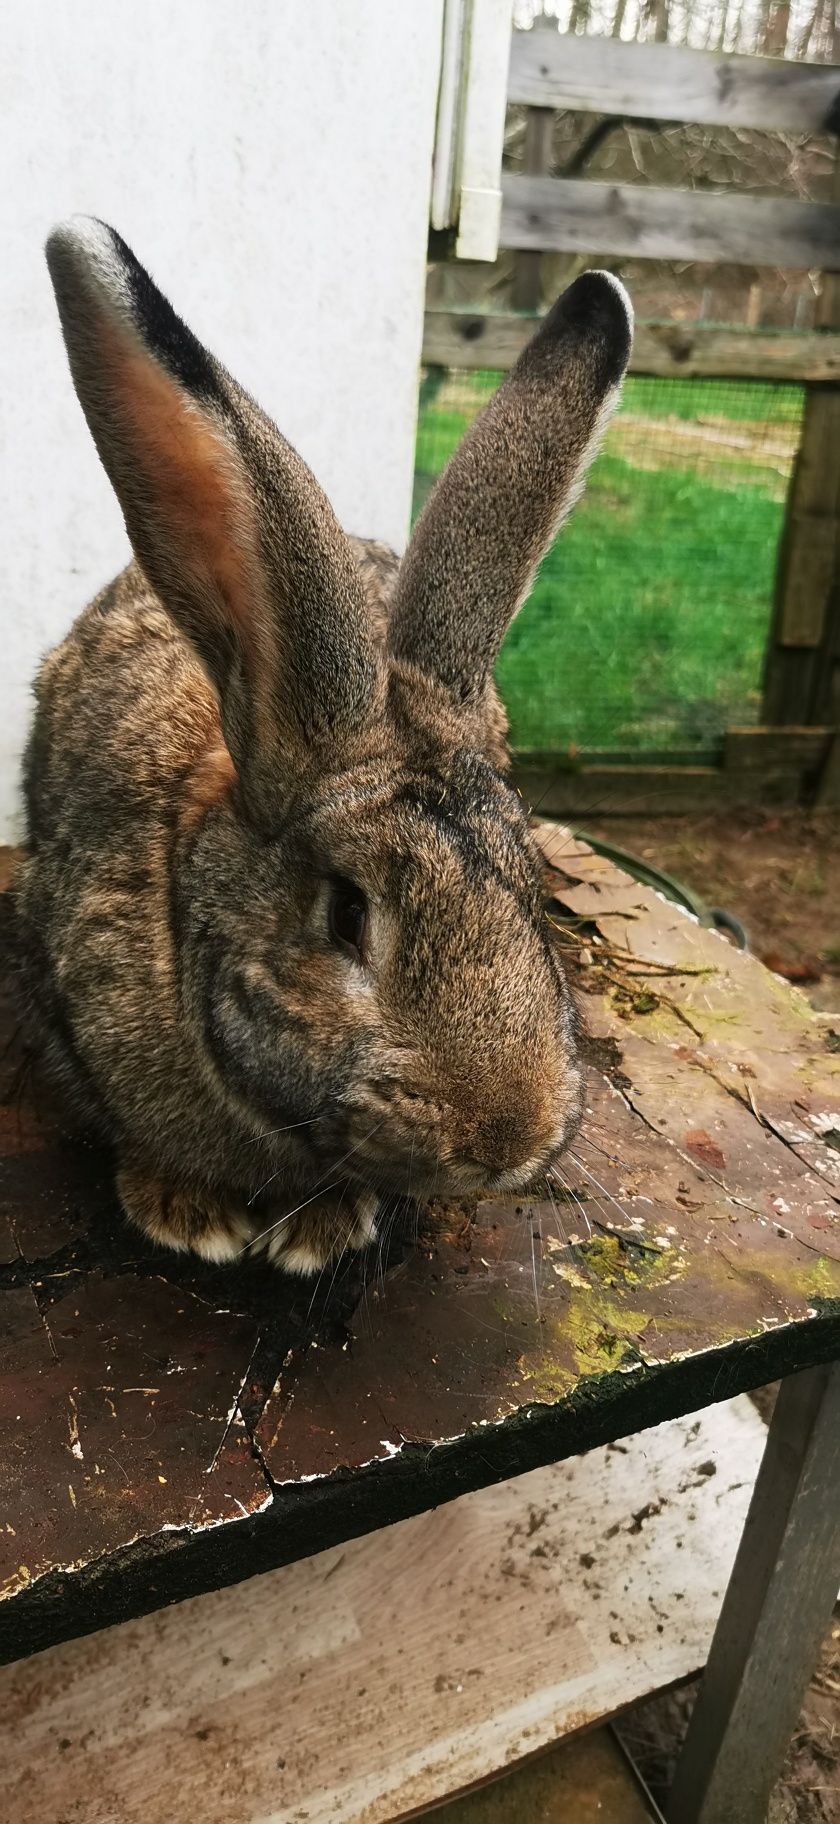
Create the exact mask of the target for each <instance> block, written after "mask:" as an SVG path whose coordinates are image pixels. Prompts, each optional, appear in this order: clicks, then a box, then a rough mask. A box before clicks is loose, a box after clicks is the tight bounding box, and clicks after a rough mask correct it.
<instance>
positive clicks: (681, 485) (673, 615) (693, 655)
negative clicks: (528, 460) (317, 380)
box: [416, 374, 802, 752]
mask: <svg viewBox="0 0 840 1824" xmlns="http://www.w3.org/2000/svg"><path fill="white" fill-rule="evenodd" d="M497 378H498V376H496V375H483V374H482V375H470V376H469V378H468V381H466V383H465V386H464V387H463V388H461V386H460V383H459V384H457V385H454V384H451V383H450V384H447V385H445V386H444V387H443V388H442V389H441V392H440V393H439V394H438V395H437V398H434V397H431V396H429V395H428V394H427V396H426V398H425V401H421V414H420V424H419V427H418V437H417V458H416V466H417V504H418V505H419V504H421V503H422V499H423V498H424V497H425V494H426V493H427V492H428V488H429V486H430V485H431V478H432V477H433V476H434V474H436V473H437V472H438V471H439V470H440V469H441V468H442V467H443V465H444V463H445V461H446V460H447V458H448V456H449V455H450V453H451V451H452V450H453V449H454V448H455V447H456V445H457V443H458V442H459V440H460V438H461V436H462V435H463V432H464V430H465V429H466V426H467V423H468V422H469V419H470V418H471V417H472V416H473V415H474V413H475V410H476V409H477V408H478V407H479V406H480V404H481V403H483V400H484V398H485V397H487V396H488V395H489V393H490V392H491V391H492V390H493V387H494V385H495V383H496V381H497ZM801 409H802V401H801V393H800V391H799V389H797V388H794V387H789V388H785V387H769V386H766V385H760V384H759V385H749V386H745V385H742V384H738V385H727V384H726V383H717V384H715V385H714V386H711V385H709V384H708V383H705V384H703V385H699V386H698V385H692V383H691V382H688V381H676V382H672V381H665V382H663V381H654V380H644V379H634V380H631V381H629V382H628V384H627V387H626V389H625V393H624V399H623V405H622V413H621V415H620V417H624V416H629V417H630V418H631V420H639V419H650V420H651V422H654V421H655V422H656V424H657V426H658V429H657V431H656V432H655V434H654V438H655V440H654V441H653V442H651V441H650V439H649V438H647V437H646V430H647V429H649V427H645V426H644V425H643V426H641V430H640V427H639V426H638V424H637V423H636V424H634V423H632V422H631V423H628V424H626V425H622V424H621V422H620V419H619V421H617V429H616V430H615V431H614V432H613V433H612V434H611V436H610V438H609V439H608V442H607V447H606V449H605V450H604V452H603V453H602V454H601V456H600V457H599V458H598V460H597V462H596V463H595V464H594V466H593V469H592V470H591V472H590V477H589V482H588V486H587V492H586V494H585V496H584V498H583V500H582V501H581V502H580V503H579V505H578V507H577V508H576V510H575V513H574V515H573V516H572V519H571V520H570V522H569V524H568V525H567V526H566V527H565V529H564V530H563V532H562V533H561V535H560V537H559V538H558V539H557V541H556V542H555V544H554V546H553V547H552V549H551V550H550V551H549V553H548V555H547V556H546V558H545V560H544V562H543V564H542V567H541V569H540V572H539V574H538V577H537V580H536V583H535V585H534V588H533V591H532V593H531V596H530V597H529V599H528V601H527V602H526V604H525V607H524V608H523V609H522V611H521V613H520V615H519V616H518V618H517V620H516V621H515V622H514V624H513V626H512V628H511V630H510V632H509V634H508V637H507V639H506V641H505V644H504V647H503V649H502V653H501V655H500V658H499V663H498V668H497V677H498V681H499V685H500V688H501V691H502V695H503V697H504V699H505V702H506V704H507V707H508V712H509V714H510V718H511V727H512V735H513V739H514V742H515V743H516V745H518V746H520V747H538V748H551V749H554V750H558V749H565V748H567V747H569V746H577V747H581V748H612V749H615V750H626V751H628V752H630V751H638V750H645V749H647V750H655V749H667V748H671V749H674V748H696V749H698V750H700V749H709V748H711V747H713V745H714V743H715V741H716V739H717V738H718V737H719V735H720V733H721V732H722V730H723V729H724V728H725V727H726V726H727V725H728V724H732V723H743V722H750V721H754V720H755V719H756V711H757V705H758V701H759V692H760V682H761V666H762V660H763V653H764V646H765V641H766V636H767V627H768V620H769V614H770V607H771V601H772V593H773V578H774V571H775V562H776V550H777V545H778V539H779V534H780V531H781V525H782V514H783V501H784V491H785V467H786V463H787V460H788V459H787V455H786V453H785V452H786V450H787V449H791V450H792V447H793V437H794V434H795V430H796V426H797V425H798V422H799V417H800V415H801ZM669 420H670V421H672V422H673V421H674V420H680V421H681V422H682V423H684V424H685V423H687V424H691V423H692V422H694V423H695V424H697V425H698V426H701V427H703V426H705V427H708V426H709V425H712V426H714V425H718V426H721V425H722V426H723V429H722V431H721V432H720V435H721V437H722V438H723V439H725V440H729V439H731V438H734V447H726V445H724V447H720V446H719V444H718V441H717V434H716V433H715V432H714V431H713V432H712V435H711V437H709V436H708V429H706V430H703V429H701V430H700V431H699V433H698V435H697V436H696V438H695V437H694V436H692V435H691V434H689V437H688V440H686V436H685V434H684V433H683V434H678V433H673V434H671V433H669V429H668V421H669ZM728 426H731V427H732V430H731V432H730V431H729V429H728V428H727V427H728ZM739 427H740V428H739ZM768 441H769V443H770V444H771V445H773V446H774V451H775V453H773V451H771V452H769V453H766V452H765V451H763V449H762V444H766V443H768ZM741 444H744V445H745V446H746V447H744V448H741V447H740V445H741ZM656 465H658V466H656ZM788 466H789V465H788Z"/></svg>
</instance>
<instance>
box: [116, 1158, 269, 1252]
mask: <svg viewBox="0 0 840 1824" xmlns="http://www.w3.org/2000/svg"><path fill="white" fill-rule="evenodd" d="M117 1191H118V1193H119V1198H120V1202H121V1204H122V1206H123V1209H124V1210H125V1213H126V1216H127V1217H128V1219H129V1221H130V1222H133V1223H134V1224H135V1226H136V1227H137V1228H138V1229H142V1230H143V1232H144V1234H146V1235H148V1236H149V1237H150V1239H151V1240H152V1241H158V1242H161V1243H162V1245H163V1246H164V1247H166V1248H176V1249H177V1250H178V1252H179V1253H184V1252H186V1251H187V1250H190V1251H191V1252H192V1253H193V1254H200V1255H201V1258H202V1260H212V1261H220V1260H235V1259H236V1256H237V1255H238V1254H242V1253H243V1251H244V1250H245V1248H246V1247H247V1245H248V1242H249V1240H250V1238H251V1235H252V1234H253V1222H252V1221H251V1220H250V1218H249V1217H248V1215H247V1213H246V1211H245V1208H244V1206H238V1205H237V1204H236V1203H235V1202H233V1201H230V1202H226V1201H223V1200H222V1199H221V1198H220V1197H217V1196H216V1195H215V1193H214V1192H213V1191H208V1190H205V1189H204V1188H203V1187H201V1186H196V1187H195V1188H193V1189H190V1190H188V1191H184V1190H173V1189H172V1188H171V1187H170V1186H169V1185H167V1184H165V1183H163V1181H162V1180H161V1179H159V1178H155V1177H153V1176H152V1175H150V1174H148V1173H146V1172H144V1171H143V1170H142V1169H141V1168H137V1167H134V1166H123V1168H122V1170H121V1171H119V1172H118V1173H117Z"/></svg>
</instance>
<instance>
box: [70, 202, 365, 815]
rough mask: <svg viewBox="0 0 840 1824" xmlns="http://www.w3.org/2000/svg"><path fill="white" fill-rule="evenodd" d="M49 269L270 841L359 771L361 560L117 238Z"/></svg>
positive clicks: (121, 490) (160, 578) (103, 429)
mask: <svg viewBox="0 0 840 1824" xmlns="http://www.w3.org/2000/svg"><path fill="white" fill-rule="evenodd" d="M47 259H48V262H49V268H50V275H51V277H52V281H53V285H54V288H55V293H56V298H57V300H58V308H59V312H60V315H61V325H62V329H63V331H64V339H65V342H66V344H67V351H68V355H69V358H70V367H71V371H72V375H73V380H74V382H75V386H76V391H77V393H78V395H79V399H80V401H81V404H82V407H83V409H84V412H85V416H86V418H87V421H88V424H89V426H90V429H91V431H92V433H93V438H94V441H95V443H96V447H97V449H98V451H99V454H100V456H101V458H102V462H103V464H104V466H105V469H106V470H107V473H108V475H109V477H110V479H111V482H112V483H113V486H114V488H115V490H116V493H117V496H118V499H119V501H120V505H121V507H122V509H123V513H124V515H125V521H126V526H127V529H128V534H129V537H130V539H131V542H132V545H133V546H134V550H135V552H136V554H137V557H138V558H139V561H140V564H141V566H142V568H143V570H144V571H145V573H146V575H147V576H148V578H149V581H150V582H151V584H152V586H153V588H154V589H155V590H156V591H157V593H158V595H159V596H160V598H161V600H162V601H163V602H164V604H165V605H166V607H167V608H168V610H169V612H170V613H171V614H172V616H173V618H174V619H175V620H176V621H177V622H178V623H179V624H180V626H181V627H182V629H183V631H184V632H185V633H186V634H187V635H188V637H189V638H190V639H191V640H192V642H193V644H194V646H195V647H196V649H197V651H198V653H199V655H200V657H201V658H202V660H203V662H204V664H205V666H206V668H207V670H208V672H209V674H210V677H211V679H212V681H213V683H214V684H215V686H216V690H217V692H218V695H219V701H220V707H221V716H222V725H223V728H224V733H225V738H226V740H227V743H228V746H229V748H230V750H231V753H232V755H233V759H234V761H235V763H236V767H237V772H238V774H239V777H240V782H241V787H242V790H243V793H244V796H245V801H246V804H247V805H248V808H249V810H250V812H251V813H252V815H253V816H254V817H255V819H256V820H258V821H259V822H260V823H261V824H264V825H266V824H267V825H269V826H271V825H273V824H275V823H276V822H278V821H279V820H280V819H281V818H282V816H283V814H284V810H285V808H286V805H287V802H288V799H289V797H290V795H294V792H295V791H296V790H297V788H298V787H299V785H300V784H301V783H302V782H305V780H306V778H307V774H309V773H314V774H315V775H317V774H318V772H319V771H320V770H322V769H323V767H324V766H325V765H328V766H329V767H331V768H333V767H334V768H340V767H341V766H342V765H344V764H348V763H350V762H352V758H353V755H354V753H355V751H356V744H357V742H358V739H359V736H360V735H361V734H362V733H363V731H364V730H365V729H366V728H367V726H368V724H369V723H370V721H371V720H372V718H373V717H374V715H375V714H376V712H377V707H378V705H379V703H380V701H381V695H382V688H383V685H382V675H381V661H380V660H379V658H378V656H377V653H376V651H375V648H374V644H373V637H372V632H371V628H370V622H369V615H368V610H367V604H366V600H365V596H364V590H363V585H362V581H361V578H360V576H359V572H358V569H357V566H356V562H355V559H354V557H353V554H352V551H351V548H350V545H349V543H348V541H347V539H346V537H345V535H344V533H343V532H342V531H341V528H340V527H339V525H338V522H337V520H336V518H335V515H334V514H333V512H332V509H331V507H330V505H329V503H328V501H327V500H326V498H325V496H324V495H323V493H322V491H321V489H320V488H319V486H318V484H317V482H316V481H315V479H314V477H313V476H312V474H311V473H310V471H309V469H308V468H307V467H306V464H305V463H304V462H302V461H301V459H300V457H299V456H298V455H297V454H296V453H295V451H294V450H293V449H292V448H291V447H290V445H289V444H288V443H286V441H285V439H284V438H282V437H281V435H280V433H279V431H278V430H277V429H276V427H275V426H274V425H273V424H272V423H271V422H270V420H269V419H268V418H266V417H265V415H264V414H263V413H262V412H260V411H259V409H258V408H257V407H256V406H255V405H254V404H253V402H252V401H251V400H250V399H249V398H248V397H247V395H246V394H244V393H243V392H242V391H241V389H240V388H239V387H238V386H237V385H236V383H235V382H234V381H233V380H232V379H231V378H230V375H229V374H227V373H226V372H225V370H224V368H223V367H221V365H220V364H219V363H218V362H217V361H215V360H214V359H213V357H212V356H211V355H209V354H208V353H207V350H206V349H204V348H203V347H202V345H201V343H200V342H198V341H197V340H196V338H195V336H193V335H192V333H191V332H190V330H188V329H187V327H186V325H185V324H184V323H182V322H181V320H180V318H179V317H177V316H176V314H175V311H174V310H173V309H172V306H171V305H170V304H169V303H168V302H167V300H166V298H165V297H163V295H162V293H161V292H159V291H158V289H157V287H156V286H155V285H154V284H153V282H152V280H151V279H150V277H149V275H148V273H147V272H146V271H145V270H144V268H143V267H142V266H141V265H140V263H139V261H138V260H137V259H135V256H134V254H133V253H132V252H131V249H130V248H129V247H127V246H126V244H125V242H124V241H123V240H122V239H121V237H120V236H119V235H118V234H117V233H116V232H115V231H114V229H113V228H109V227H107V226H106V225H105V223H104V222H99V221H95V220H93V219H92V218H88V217H80V218H77V219H76V220H74V221H72V222H70V223H69V224H67V226H65V227H61V228H58V229H56V230H55V232H54V233H53V234H52V235H51V236H50V239H49V241H48V243H47Z"/></svg>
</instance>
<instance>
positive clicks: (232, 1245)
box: [192, 1215, 251, 1264]
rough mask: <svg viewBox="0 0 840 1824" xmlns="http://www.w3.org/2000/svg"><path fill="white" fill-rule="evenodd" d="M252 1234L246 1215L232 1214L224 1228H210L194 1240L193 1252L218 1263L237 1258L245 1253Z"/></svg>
mask: <svg viewBox="0 0 840 1824" xmlns="http://www.w3.org/2000/svg"><path fill="white" fill-rule="evenodd" d="M250 1236H251V1225H250V1223H249V1222H248V1220H247V1218H246V1217H245V1216H239V1215H236V1216H234V1215H231V1216H230V1218H229V1220H228V1223H227V1224H226V1226H225V1227H224V1228H223V1229H208V1230H207V1231H206V1233H205V1234H203V1235H199V1236H198V1237H197V1239H196V1240H195V1241H194V1242H193V1244H192V1245H193V1252H194V1253H195V1254H200V1255H201V1258H202V1260H209V1261H212V1262H213V1263H215V1264H217V1263H219V1262H220V1261H223V1260H235V1259H236V1258H237V1256H238V1255H239V1254H242V1253H244V1251H245V1249H246V1247H247V1246H248V1242H249V1240H250Z"/></svg>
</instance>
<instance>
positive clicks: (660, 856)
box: [586, 811, 840, 1824]
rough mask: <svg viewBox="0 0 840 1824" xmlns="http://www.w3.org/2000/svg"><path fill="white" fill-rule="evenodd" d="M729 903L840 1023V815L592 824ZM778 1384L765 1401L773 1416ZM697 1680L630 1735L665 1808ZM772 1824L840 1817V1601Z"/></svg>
mask: <svg viewBox="0 0 840 1824" xmlns="http://www.w3.org/2000/svg"><path fill="white" fill-rule="evenodd" d="M586 833H587V834H592V835H597V836H601V837H603V838H605V839H606V840H607V841H609V842H611V843H614V844H616V846H618V847H621V848H623V849H626V850H628V851H630V852H632V853H633V854H635V855H638V856H639V857H641V859H642V860H643V861H644V862H645V863H646V864H647V865H648V866H653V867H659V868H662V869H664V870H665V871H666V873H668V874H670V875H672V876H675V877H676V878H677V879H678V880H680V881H681V882H683V883H684V884H685V885H686V886H688V887H689V888H691V889H692V891H693V892H694V893H696V894H699V895H700V897H701V898H702V899H703V900H704V901H705V903H706V904H707V905H715V906H722V907H724V908H725V909H726V910H727V911H729V912H731V913H733V914H734V915H735V917H736V918H737V919H739V920H740V922H741V923H742V924H743V926H744V928H745V930H746V932H747V936H748V938H749V942H750V948H751V949H752V950H753V951H754V952H756V953H757V954H758V955H759V956H761V957H762V958H763V959H764V961H765V962H766V963H767V964H768V966H769V967H772V968H774V969H775V970H776V972H777V973H778V974H782V975H784V976H785V977H786V979H787V980H789V981H794V982H796V983H797V984H798V985H800V986H801V988H802V991H803V993H805V994H807V995H808V997H809V999H810V1000H811V1001H812V1003H813V1005H814V1006H815V1007H816V1008H818V1009H819V1010H820V1011H821V1012H823V1013H824V1014H826V1015H831V1014H837V1015H838V1023H839V1024H840V816H838V815H837V814H836V813H822V814H808V813H806V812H804V811H786V812H784V813H773V814H763V813H760V812H756V811H743V812H734V811H733V812H731V813H730V814H729V815H728V816H725V817H722V816H721V815H720V814H719V813H715V814H714V816H709V817H705V818H689V817H672V818H668V817H649V818H645V817H617V818H615V819H612V820H609V821H601V822H595V821H593V822H592V823H591V824H588V825H587V826H586ZM772 1403H773V1401H772V1391H771V1390H770V1389H762V1390H761V1392H760V1393H759V1394H758V1395H756V1404H757V1405H758V1406H759V1409H760V1411H761V1412H762V1415H763V1416H764V1417H765V1418H769V1416H770V1412H771V1410H772ZM696 1689H697V1687H696V1685H689V1686H686V1687H685V1688H684V1689H683V1690H682V1691H676V1692H670V1693H667V1694H666V1695H665V1696H662V1697H658V1698H654V1699H652V1700H651V1701H650V1702H649V1703H647V1704H642V1705H640V1706H639V1708H638V1709H637V1710H635V1711H633V1712H632V1713H631V1715H630V1716H628V1717H627V1718H626V1719H625V1721H624V1723H623V1724H622V1734H623V1736H624V1739H625V1741H626V1742H627V1745H628V1747H629V1748H630V1750H631V1753H632V1754H633V1756H634V1759H635V1760H636V1761H637V1764H638V1765H639V1767H640V1770H641V1772H642V1774H643V1775H644V1777H645V1778H646V1780H647V1781H648V1783H649V1785H650V1787H651V1791H652V1793H653V1795H654V1797H655V1798H656V1799H657V1800H658V1801H659V1802H660V1803H662V1804H664V1803H665V1800H666V1797H667V1792H668V1788H669V1785H670V1781H671V1778H672V1775H673V1770H674V1765H675V1761H676V1755H677V1752H678V1749H679V1746H680V1743H681V1742H682V1739H683V1736H684V1734H685V1729H686V1725H687V1722H688V1718H689V1716H690V1713H691V1708H692V1704H693V1702H694V1697H695V1694H696ZM768 1824H840V1607H838V1608H837V1609H836V1610H835V1613H834V1618H833V1621H832V1624H831V1627H830V1628H829V1631H828V1635H827V1637H826V1640H825V1643H824V1645H823V1650H822V1654H821V1656H820V1662H819V1665H818V1667H817V1670H816V1672H815V1674H814V1677H813V1679H812V1681H811V1684H810V1687H809V1689H808V1692H807V1695H806V1698H805V1701H804V1704H803V1708H802V1713H801V1716H800V1719H799V1723H798V1726H797V1730H796V1733H795V1735H794V1738H793V1741H792V1743H791V1746H790V1750H789V1752H788V1755H787V1759H786V1761H785V1766H784V1770H783V1773H782V1777H781V1779H780V1781H779V1782H778V1785H777V1787H776V1790H775V1792H774V1794H773V1800H772V1803H771V1807H770V1811H769V1814H768Z"/></svg>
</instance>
